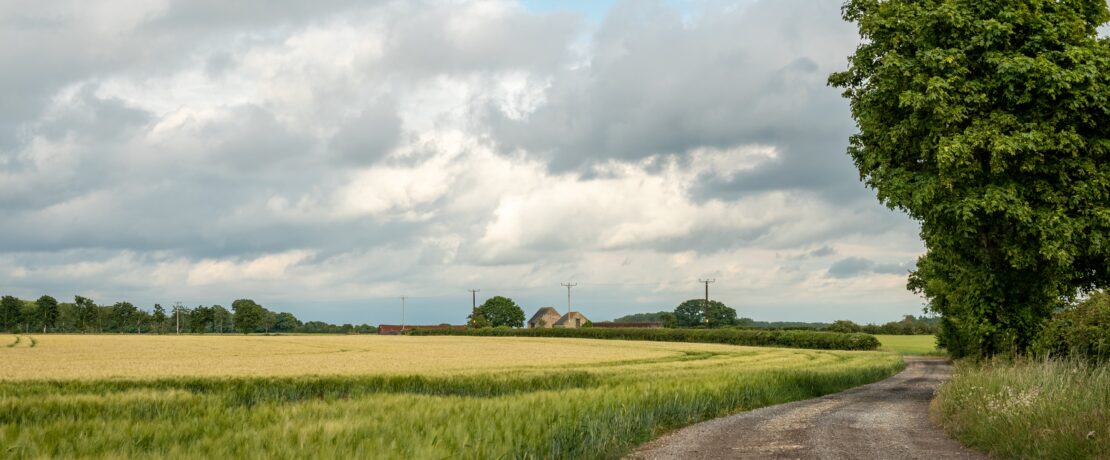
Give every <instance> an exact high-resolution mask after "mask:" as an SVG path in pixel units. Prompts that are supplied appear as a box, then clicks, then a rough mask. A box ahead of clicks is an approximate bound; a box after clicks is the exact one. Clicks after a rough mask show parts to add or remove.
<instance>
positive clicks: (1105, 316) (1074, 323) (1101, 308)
mask: <svg viewBox="0 0 1110 460" xmlns="http://www.w3.org/2000/svg"><path fill="white" fill-rule="evenodd" d="M1034 351H1036V352H1038V353H1039V354H1041V355H1046V356H1054V357H1065V358H1072V359H1081V360H1087V361H1090V362H1091V363H1092V364H1097V363H1104V362H1108V361H1110V293H1107V292H1105V291H1102V292H1096V293H1094V294H1092V295H1091V296H1090V297H1088V298H1087V299H1085V300H1084V301H1082V302H1080V303H1079V304H1078V305H1076V306H1074V307H1070V308H1067V309H1064V310H1062V311H1059V312H1056V313H1055V314H1054V315H1052V320H1050V321H1049V322H1048V324H1047V325H1046V326H1045V328H1044V329H1043V330H1041V335H1040V337H1038V338H1037V341H1036V343H1035V344H1034Z"/></svg>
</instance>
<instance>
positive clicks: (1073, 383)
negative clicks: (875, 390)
mask: <svg viewBox="0 0 1110 460" xmlns="http://www.w3.org/2000/svg"><path fill="white" fill-rule="evenodd" d="M932 409H933V412H934V414H935V415H936V416H937V418H938V419H939V420H940V422H941V425H942V426H944V428H945V430H946V431H947V432H948V433H949V434H950V435H952V436H953V437H955V438H957V439H959V440H960V441H962V442H964V443H965V444H967V445H969V446H971V447H974V448H976V449H979V450H982V451H984V452H988V453H989V454H990V455H991V456H992V457H999V458H1069V459H1071V458H1075V459H1079V458H1110V368H1108V367H1107V366H1105V365H1103V366H1092V365H1089V364H1086V363H1084V362H1080V361H1070V360H1037V361H1018V362H1014V363H1007V362H1003V361H997V362H988V363H983V364H975V363H960V364H958V365H957V368H956V374H955V376H954V377H953V378H952V379H951V380H949V381H948V382H947V383H945V384H944V385H943V386H941V388H940V389H939V390H938V392H937V397H936V399H935V400H934V401H933V407H932Z"/></svg>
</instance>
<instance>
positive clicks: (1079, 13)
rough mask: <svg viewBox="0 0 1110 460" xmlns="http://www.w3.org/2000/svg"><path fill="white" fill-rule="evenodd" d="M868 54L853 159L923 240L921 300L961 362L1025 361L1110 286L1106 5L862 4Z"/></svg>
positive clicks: (853, 97)
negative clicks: (1059, 324)
mask: <svg viewBox="0 0 1110 460" xmlns="http://www.w3.org/2000/svg"><path fill="white" fill-rule="evenodd" d="M843 13H844V18H845V19H846V20H848V21H852V22H855V23H856V24H857V25H858V27H859V32H860V35H861V37H862V38H863V43H862V44H861V45H860V46H859V47H858V48H857V50H856V53H855V54H854V55H852V56H850V57H849V58H848V60H849V67H848V69H847V70H846V71H843V72H839V73H835V74H833V75H832V76H831V77H830V78H829V82H830V84H832V85H833V86H836V87H840V88H843V89H844V95H845V97H847V98H848V99H849V100H850V103H851V109H852V116H853V117H854V118H855V120H856V122H857V125H858V127H859V132H858V134H855V135H853V136H852V137H851V139H850V146H849V148H848V153H849V155H850V156H851V157H852V159H853V160H854V162H855V164H856V167H857V168H858V169H859V172H860V176H861V178H862V179H863V181H864V182H865V183H866V184H867V185H868V186H869V187H871V188H873V189H874V190H875V192H876V194H877V196H878V198H879V200H880V201H881V202H882V203H884V204H886V205H887V206H888V207H890V208H892V209H899V210H902V211H905V212H906V213H908V214H909V215H910V216H911V217H912V218H914V219H915V220H917V221H919V222H920V224H921V238H922V240H923V241H924V243H925V246H926V249H927V251H926V253H925V255H923V256H922V257H921V258H919V259H918V261H917V267H916V270H915V271H914V272H913V273H912V274H911V277H910V281H909V285H908V286H909V288H910V289H912V290H913V291H915V292H918V293H921V294H923V295H924V296H925V297H926V298H927V299H928V302H929V308H930V309H931V310H933V311H935V312H937V313H940V314H941V315H942V323H941V332H940V334H939V335H940V337H939V340H940V342H941V344H942V345H943V346H945V347H947V348H948V349H949V351H950V352H951V353H952V354H953V355H954V356H957V357H959V356H966V355H993V354H997V353H1002V352H1010V351H1017V352H1022V351H1024V350H1026V349H1027V348H1028V346H1029V345H1030V343H1031V342H1032V340H1033V338H1034V337H1035V335H1036V334H1037V331H1038V330H1039V329H1040V327H1041V326H1042V324H1043V322H1044V320H1045V318H1047V317H1048V316H1049V314H1050V313H1051V312H1052V311H1053V310H1054V309H1056V308H1058V307H1060V306H1062V305H1063V304H1064V303H1066V302H1068V301H1070V300H1072V299H1074V298H1075V297H1076V296H1077V295H1080V294H1082V293H1085V292H1089V291H1091V290H1092V289H1096V288H1099V287H1102V286H1106V285H1107V284H1108V282H1110V273H1108V271H1110V41H1107V40H1105V39H1103V40H1101V41H1100V40H1099V39H1098V38H1097V32H1096V27H1098V26H1099V25H1100V24H1103V23H1105V22H1106V21H1107V20H1108V19H1110V11H1108V10H1107V4H1106V2H1105V1H1104V0H1062V1H1058V0H1027V1H1023V2H1015V1H1002V0H930V1H909V0H890V1H880V0H849V1H848V2H847V3H846V5H845V6H844V9H843Z"/></svg>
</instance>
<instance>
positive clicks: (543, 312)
mask: <svg viewBox="0 0 1110 460" xmlns="http://www.w3.org/2000/svg"><path fill="white" fill-rule="evenodd" d="M551 316H556V317H557V316H559V312H558V311H556V310H555V308H554V307H543V308H541V309H539V310H536V314H534V315H532V319H530V320H528V322H529V323H531V322H534V321H538V320H541V319H544V318H547V317H551Z"/></svg>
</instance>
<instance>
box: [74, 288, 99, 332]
mask: <svg viewBox="0 0 1110 460" xmlns="http://www.w3.org/2000/svg"><path fill="white" fill-rule="evenodd" d="M73 307H74V310H75V313H76V315H77V318H76V320H77V324H76V326H77V330H79V331H81V332H99V331H100V307H98V306H97V305H96V302H93V301H92V299H90V298H88V297H82V296H74V297H73Z"/></svg>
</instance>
